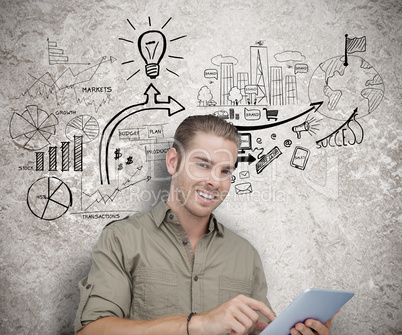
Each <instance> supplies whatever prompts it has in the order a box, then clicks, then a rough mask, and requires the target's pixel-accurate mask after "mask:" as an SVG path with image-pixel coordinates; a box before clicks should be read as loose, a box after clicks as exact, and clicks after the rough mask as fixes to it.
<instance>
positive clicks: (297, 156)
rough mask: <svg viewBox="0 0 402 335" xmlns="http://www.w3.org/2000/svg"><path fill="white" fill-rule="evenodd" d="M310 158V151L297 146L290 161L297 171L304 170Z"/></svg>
mask: <svg viewBox="0 0 402 335" xmlns="http://www.w3.org/2000/svg"><path fill="white" fill-rule="evenodd" d="M309 157H310V150H308V149H306V148H303V147H299V146H297V147H296V148H295V150H294V151H293V155H292V159H291V160H290V165H291V166H293V167H295V168H297V169H300V170H304V168H305V167H306V164H307V161H308V158H309Z"/></svg>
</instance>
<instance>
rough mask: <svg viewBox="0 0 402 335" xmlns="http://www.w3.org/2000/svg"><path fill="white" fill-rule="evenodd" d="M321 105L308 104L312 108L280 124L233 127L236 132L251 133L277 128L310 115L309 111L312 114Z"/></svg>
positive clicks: (319, 103) (320, 102) (318, 103)
mask: <svg viewBox="0 0 402 335" xmlns="http://www.w3.org/2000/svg"><path fill="white" fill-rule="evenodd" d="M322 104H323V101H319V102H312V103H311V104H310V106H312V107H311V108H309V109H308V110H306V111H304V112H302V113H300V114H297V115H295V116H292V117H291V118H289V119H286V120H282V121H280V122H275V123H270V124H262V125H259V126H235V127H236V128H237V130H238V131H252V130H261V129H267V128H272V127H277V126H280V125H281V124H284V123H288V122H290V121H293V120H295V119H297V118H299V117H300V116H303V115H305V114H307V113H310V112H311V111H314V113H315V112H316V111H317V110H318V108H320V107H321V105H322Z"/></svg>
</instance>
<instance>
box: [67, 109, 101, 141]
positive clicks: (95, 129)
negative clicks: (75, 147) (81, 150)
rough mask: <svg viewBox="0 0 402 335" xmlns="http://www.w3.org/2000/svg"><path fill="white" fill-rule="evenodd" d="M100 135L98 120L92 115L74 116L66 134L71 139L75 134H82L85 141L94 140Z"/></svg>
mask: <svg viewBox="0 0 402 335" xmlns="http://www.w3.org/2000/svg"><path fill="white" fill-rule="evenodd" d="M98 135H99V124H98V121H97V120H96V119H95V118H94V117H92V116H90V115H80V116H77V117H75V118H73V119H72V120H71V121H70V122H69V123H68V124H67V126H66V136H67V138H68V139H69V140H70V141H73V140H74V136H82V140H83V143H88V142H91V141H93V140H94V139H95V138H97V137H98Z"/></svg>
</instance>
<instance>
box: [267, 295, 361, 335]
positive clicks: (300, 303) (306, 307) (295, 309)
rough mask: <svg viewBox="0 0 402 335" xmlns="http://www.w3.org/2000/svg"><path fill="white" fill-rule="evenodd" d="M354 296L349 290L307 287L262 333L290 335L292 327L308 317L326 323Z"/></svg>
mask: <svg viewBox="0 0 402 335" xmlns="http://www.w3.org/2000/svg"><path fill="white" fill-rule="evenodd" d="M353 296H354V293H353V292H348V291H338V290H323V289H317V288H309V289H306V290H304V291H303V292H302V293H301V294H300V295H299V296H298V297H297V298H296V299H295V300H294V301H293V302H292V303H291V304H290V305H289V306H288V307H286V308H285V309H284V310H283V312H282V313H280V314H279V315H278V316H277V317H276V318H275V320H274V321H272V322H271V323H270V324H269V325H268V327H266V328H265V329H264V330H263V331H262V332H261V334H260V335H289V334H290V329H292V328H293V327H294V326H295V325H296V324H297V323H299V322H302V323H303V322H304V321H306V320H307V319H314V320H318V321H320V322H321V323H325V322H327V321H328V320H329V319H330V318H331V317H332V316H333V315H334V314H335V313H336V312H337V311H338V310H339V309H340V308H341V307H342V306H343V305H344V304H346V303H347V302H348V301H349V300H350V299H351V298H352V297H353Z"/></svg>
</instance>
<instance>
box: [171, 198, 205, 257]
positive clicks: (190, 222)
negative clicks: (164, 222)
mask: <svg viewBox="0 0 402 335" xmlns="http://www.w3.org/2000/svg"><path fill="white" fill-rule="evenodd" d="M166 204H167V205H168V206H169V207H170V209H171V210H173V212H175V213H176V214H177V216H178V218H179V222H180V224H181V225H182V226H183V228H184V230H185V231H186V233H187V235H188V238H189V239H190V242H191V246H192V247H193V251H195V247H196V245H197V243H198V241H199V240H200V238H201V237H202V236H204V235H205V234H206V233H207V231H208V227H209V221H210V216H207V217H197V216H195V215H193V214H192V213H190V212H189V211H188V210H187V209H186V208H185V207H184V206H183V205H182V204H180V203H178V202H174V201H169V200H168V201H166Z"/></svg>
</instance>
